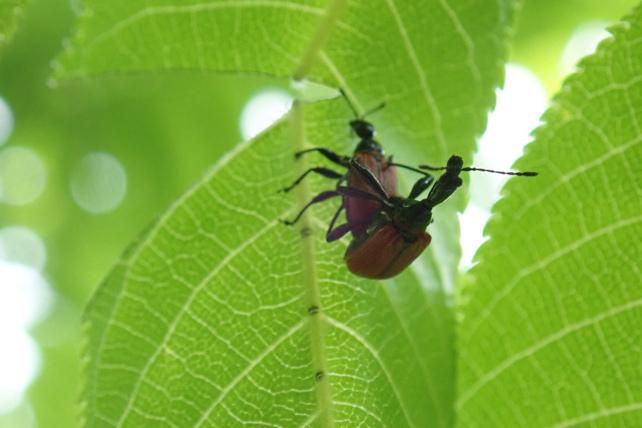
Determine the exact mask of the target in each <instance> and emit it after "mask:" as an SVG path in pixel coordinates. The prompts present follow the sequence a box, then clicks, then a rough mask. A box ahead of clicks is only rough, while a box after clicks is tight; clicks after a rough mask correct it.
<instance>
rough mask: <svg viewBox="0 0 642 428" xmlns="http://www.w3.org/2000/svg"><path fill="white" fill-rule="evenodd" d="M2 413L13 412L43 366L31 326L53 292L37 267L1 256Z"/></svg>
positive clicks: (39, 316)
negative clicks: (3, 258) (30, 333)
mask: <svg viewBox="0 0 642 428" xmlns="http://www.w3.org/2000/svg"><path fill="white" fill-rule="evenodd" d="M0 278H1V279H2V281H1V282H0V349H1V350H2V352H0V380H1V381H0V414H2V413H8V412H11V411H12V410H13V409H14V408H15V407H16V406H18V405H19V404H20V403H21V401H22V400H23V396H24V393H25V391H26V390H27V388H28V387H29V385H30V384H31V382H33V380H34V379H35V377H36V375H37V374H38V371H39V369H40V352H39V350H38V347H37V345H36V344H35V342H34V341H33V339H32V338H31V337H30V336H29V333H28V329H29V327H31V326H32V325H33V324H34V323H35V322H37V321H38V320H40V319H42V318H43V317H44V316H45V315H46V314H47V312H48V311H49V308H50V307H51V303H52V298H53V296H52V292H51V289H50V288H49V285H48V284H47V282H46V281H45V280H44V278H43V277H42V276H41V275H40V273H39V272H37V271H36V270H35V269H33V268H31V267H28V266H25V265H22V264H19V263H13V262H7V261H4V260H0Z"/></svg>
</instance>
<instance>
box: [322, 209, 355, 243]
mask: <svg viewBox="0 0 642 428" xmlns="http://www.w3.org/2000/svg"><path fill="white" fill-rule="evenodd" d="M344 208H345V203H343V202H342V203H341V206H340V207H339V209H337V212H335V213H334V216H333V217H332V221H330V225H329V226H328V231H327V232H326V234H325V240H326V242H333V241H336V240H337V239H340V238H341V237H342V236H343V235H345V234H346V233H348V232H350V229H351V227H350V225H349V224H348V223H345V224H342V225H341V226H337V227H334V223H336V221H337V218H338V217H339V214H341V211H343V209H344Z"/></svg>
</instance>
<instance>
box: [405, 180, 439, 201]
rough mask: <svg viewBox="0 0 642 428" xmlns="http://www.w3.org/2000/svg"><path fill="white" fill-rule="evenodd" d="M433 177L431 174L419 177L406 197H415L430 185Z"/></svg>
mask: <svg viewBox="0 0 642 428" xmlns="http://www.w3.org/2000/svg"><path fill="white" fill-rule="evenodd" d="M433 181H434V178H433V177H432V175H430V174H427V175H426V176H425V177H421V178H420V179H419V180H417V182H416V183H415V185H414V186H412V190H411V191H410V194H409V195H408V199H417V196H419V195H421V194H422V193H423V192H424V191H425V190H426V189H427V188H429V187H430V185H431V184H432V182H433Z"/></svg>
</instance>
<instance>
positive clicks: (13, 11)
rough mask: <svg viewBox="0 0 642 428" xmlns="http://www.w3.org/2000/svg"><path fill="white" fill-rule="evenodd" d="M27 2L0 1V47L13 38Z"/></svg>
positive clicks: (14, 0)
mask: <svg viewBox="0 0 642 428" xmlns="http://www.w3.org/2000/svg"><path fill="white" fill-rule="evenodd" d="M26 4H27V0H0V47H2V46H3V45H4V44H5V43H7V41H8V40H9V39H10V38H11V36H13V33H15V31H16V24H17V22H18V18H19V17H20V14H21V13H22V10H23V9H24V7H25V5H26Z"/></svg>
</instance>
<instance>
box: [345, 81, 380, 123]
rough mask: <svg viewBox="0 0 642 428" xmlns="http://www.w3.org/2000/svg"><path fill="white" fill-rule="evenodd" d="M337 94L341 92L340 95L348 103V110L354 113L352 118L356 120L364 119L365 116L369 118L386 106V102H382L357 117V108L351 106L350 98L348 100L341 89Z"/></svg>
mask: <svg viewBox="0 0 642 428" xmlns="http://www.w3.org/2000/svg"><path fill="white" fill-rule="evenodd" d="M339 92H341V95H343V98H344V99H345V100H346V102H347V103H348V106H350V110H352V112H353V113H354V117H356V118H357V119H364V118H365V117H366V116H369V115H371V114H372V113H376V112H378V111H379V110H381V109H382V108H384V107H385V106H386V102H385V101H384V102H382V103H381V104H379V105H378V106H376V107H374V108H371V109H370V110H368V111H367V112H365V113H364V114H362V115H359V113H358V112H357V108H356V107H355V106H354V104H352V101H350V98H348V95H347V94H346V92H345V91H344V90H343V88H339Z"/></svg>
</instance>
